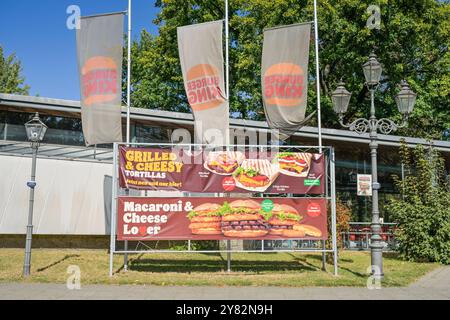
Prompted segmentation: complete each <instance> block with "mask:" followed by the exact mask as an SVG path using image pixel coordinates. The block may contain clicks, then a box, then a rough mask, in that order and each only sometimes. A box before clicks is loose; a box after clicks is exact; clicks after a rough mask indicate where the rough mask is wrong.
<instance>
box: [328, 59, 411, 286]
mask: <svg viewBox="0 0 450 320" xmlns="http://www.w3.org/2000/svg"><path fill="white" fill-rule="evenodd" d="M362 67H363V71H364V77H365V78H366V82H365V84H366V86H367V88H368V89H369V91H370V117H369V119H364V118H359V119H356V120H354V121H353V122H351V123H350V124H345V123H344V122H343V120H344V114H345V112H346V111H347V108H348V104H349V102H350V97H351V93H350V92H348V91H347V89H345V85H344V83H343V82H340V83H339V84H338V87H337V88H336V90H335V91H334V92H333V93H332V94H331V100H332V103H333V109H334V111H335V112H336V113H337V114H338V116H339V123H340V124H341V126H343V127H344V128H348V129H349V130H351V131H355V132H357V133H359V134H363V133H366V132H369V137H370V144H369V146H370V154H371V160H372V189H373V190H372V223H371V230H372V236H371V238H370V251H371V264H372V275H373V276H374V277H376V278H379V279H381V278H382V277H383V276H384V274H383V261H382V250H383V244H382V239H381V236H380V233H381V225H380V213H379V210H378V190H379V189H380V184H379V183H378V175H377V149H378V131H379V132H380V133H382V134H389V133H391V132H392V131H396V130H397V129H399V128H403V127H405V126H406V125H407V121H408V116H409V114H410V113H411V112H412V110H413V107H414V104H415V102H416V93H414V92H413V91H412V90H411V89H410V88H409V85H408V83H407V82H406V81H404V80H402V82H401V84H400V86H401V90H400V92H399V93H398V94H397V95H396V97H395V101H396V103H397V107H398V111H399V112H400V113H401V114H402V116H403V121H402V123H401V124H396V123H395V122H394V121H392V120H390V119H386V118H382V119H377V117H376V115H375V103H374V97H375V91H376V89H377V87H378V85H379V83H380V78H381V72H382V68H381V64H380V63H379V62H378V61H377V59H376V56H375V54H373V53H372V54H370V56H369V60H368V61H367V62H366V63H365V64H363V66H362Z"/></svg>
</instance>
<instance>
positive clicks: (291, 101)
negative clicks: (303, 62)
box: [263, 62, 304, 107]
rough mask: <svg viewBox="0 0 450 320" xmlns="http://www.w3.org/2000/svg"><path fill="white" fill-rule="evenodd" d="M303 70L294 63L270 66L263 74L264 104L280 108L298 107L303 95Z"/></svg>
mask: <svg viewBox="0 0 450 320" xmlns="http://www.w3.org/2000/svg"><path fill="white" fill-rule="evenodd" d="M303 78H304V72H303V69H302V68H301V67H300V66H299V65H297V64H294V63H289V62H284V63H277V64H274V65H272V66H270V67H269V68H268V69H267V71H266V72H265V73H264V84H263V86H264V88H263V90H264V97H265V99H266V103H267V104H270V105H276V106H280V107H293V106H298V105H299V104H300V103H301V102H302V95H303Z"/></svg>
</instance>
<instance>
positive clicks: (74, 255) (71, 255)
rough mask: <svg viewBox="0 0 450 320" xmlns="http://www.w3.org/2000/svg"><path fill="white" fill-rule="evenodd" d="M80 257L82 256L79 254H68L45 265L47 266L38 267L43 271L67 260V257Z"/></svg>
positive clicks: (39, 270)
mask: <svg viewBox="0 0 450 320" xmlns="http://www.w3.org/2000/svg"><path fill="white" fill-rule="evenodd" d="M78 257H80V255H79V254H68V255H65V256H64V258H62V259H59V260H58V261H55V262H53V263H51V264H49V265H47V266H45V267H42V268H39V269H37V272H42V271H45V270H47V269H50V268H51V267H53V266H56V265H57V264H59V263H61V262H63V261H65V260H67V259H70V258H78Z"/></svg>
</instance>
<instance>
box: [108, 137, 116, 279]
mask: <svg viewBox="0 0 450 320" xmlns="http://www.w3.org/2000/svg"><path fill="white" fill-rule="evenodd" d="M113 157H114V158H113V174H112V194H111V221H110V227H111V231H110V233H111V239H110V244H109V276H110V277H112V276H113V266H114V251H116V211H117V144H116V143H114V147H113Z"/></svg>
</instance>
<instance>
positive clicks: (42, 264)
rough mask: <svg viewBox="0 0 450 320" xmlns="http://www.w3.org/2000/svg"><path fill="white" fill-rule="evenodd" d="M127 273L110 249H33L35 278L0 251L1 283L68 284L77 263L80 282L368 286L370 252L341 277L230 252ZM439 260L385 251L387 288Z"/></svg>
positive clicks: (140, 262) (345, 264) (157, 257)
mask: <svg viewBox="0 0 450 320" xmlns="http://www.w3.org/2000/svg"><path fill="white" fill-rule="evenodd" d="M129 257H130V263H129V270H128V272H124V271H123V270H122V269H121V266H122V262H123V257H122V256H120V255H115V258H114V270H115V274H114V276H113V277H112V278H110V277H109V276H108V270H109V254H108V253H107V251H106V250H75V249H33V252H32V258H31V264H32V268H31V276H30V277H29V278H28V279H25V280H24V279H23V278H22V275H21V274H22V267H23V259H24V250H22V249H0V282H45V283H61V284H63V283H66V280H67V278H68V276H69V274H67V268H68V266H70V265H77V266H79V268H80V270H81V284H82V285H86V284H149V285H162V286H164V285H182V286H191V285H192V286H207V285H212V286H286V287H302V286H322V287H327V286H366V282H367V273H366V272H367V268H368V267H369V265H370V254H369V253H367V252H349V251H344V252H342V253H341V254H340V257H339V276H337V277H335V276H333V275H332V274H331V273H332V271H333V266H332V265H327V272H324V271H322V270H321V269H320V268H321V264H322V262H321V254H320V253H319V254H314V253H311V254H309V253H306V254H305V253H239V254H237V253H235V254H232V272H231V273H227V272H226V255H225V254H224V255H220V254H199V253H197V254H184V253H165V254H140V255H130V256H129ZM438 266H439V265H438V264H434V263H413V262H405V261H401V260H399V259H398V258H397V257H396V255H395V254H384V272H385V275H386V276H385V279H384V280H383V282H382V284H383V286H406V285H408V284H410V283H412V282H414V281H415V280H417V279H418V278H419V277H421V276H423V275H425V274H426V273H427V272H429V271H431V270H433V269H435V268H436V267H438Z"/></svg>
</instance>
